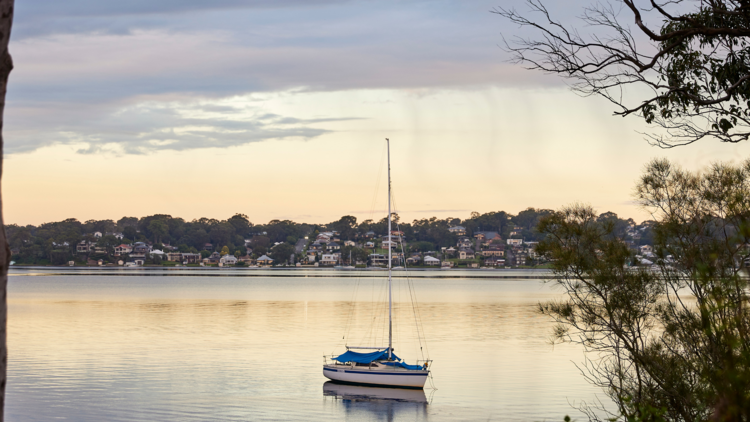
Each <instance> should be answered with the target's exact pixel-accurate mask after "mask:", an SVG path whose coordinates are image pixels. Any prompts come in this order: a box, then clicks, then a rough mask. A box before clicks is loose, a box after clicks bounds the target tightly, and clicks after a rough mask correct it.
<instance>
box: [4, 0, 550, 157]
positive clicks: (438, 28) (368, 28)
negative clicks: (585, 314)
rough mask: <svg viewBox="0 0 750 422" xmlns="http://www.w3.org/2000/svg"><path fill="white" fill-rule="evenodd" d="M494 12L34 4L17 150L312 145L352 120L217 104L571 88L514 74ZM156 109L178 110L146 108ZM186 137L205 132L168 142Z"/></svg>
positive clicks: (16, 41) (424, 4) (313, 0)
mask: <svg viewBox="0 0 750 422" xmlns="http://www.w3.org/2000/svg"><path fill="white" fill-rule="evenodd" d="M494 6H495V3H494V2H492V1H489V0H475V1H463V0H462V1H446V2H428V1H425V0H407V1H397V0H383V1H366V0H287V1H277V0H216V1H212V2H205V1H198V0H164V1H146V0H134V1H130V2H102V1H96V0H71V1H65V2H59V1H52V0H32V1H28V2H21V3H19V4H18V5H17V11H16V13H17V14H16V20H15V23H14V25H15V26H14V29H13V36H12V37H13V38H12V44H11V47H10V48H11V53H12V54H13V57H14V62H15V69H14V71H13V73H12V74H11V78H10V83H9V91H8V99H7V105H6V112H7V118H6V131H8V132H9V134H10V135H12V136H7V137H6V138H7V142H6V150H7V151H8V152H11V153H12V152H22V151H30V150H33V149H35V148H39V147H41V146H44V145H49V144H54V143H69V142H78V141H81V140H83V141H84V142H87V143H88V144H90V145H91V148H90V149H89V150H87V151H92V152H94V151H99V150H101V148H103V147H101V146H102V145H114V144H117V143H120V142H122V143H123V146H122V148H120V149H121V150H122V151H124V152H128V153H132V152H142V153H143V152H149V151H153V150H158V149H166V148H170V149H179V148H194V147H197V146H198V145H206V144H212V143H217V144H220V143H229V144H231V145H234V144H238V143H243V142H258V141H261V140H265V139H286V138H302V139H313V138H315V137H318V136H320V135H322V134H324V133H327V131H330V129H326V128H325V127H324V126H325V124H326V123H330V122H334V121H338V120H342V119H349V118H351V116H346V115H341V116H325V117H321V118H320V119H317V120H314V121H313V120H304V119H302V120H300V119H299V118H298V116H293V115H284V116H278V117H276V118H275V120H273V121H264V120H263V119H261V118H260V114H262V113H260V112H258V113H259V114H258V116H255V120H253V121H246V120H244V118H240V117H238V116H235V117H234V118H230V117H229V116H230V115H238V114H241V113H244V112H245V110H236V109H233V108H232V107H231V106H228V105H224V104H219V102H218V100H220V99H222V98H231V97H235V96H242V95H249V94H252V93H268V92H292V91H296V92H305V91H348V90H358V89H400V90H412V91H414V92H418V90H420V89H433V88H444V87H463V88H466V89H484V88H485V87H487V86H488V85H497V84H500V85H503V84H505V85H510V86H518V85H527V86H531V87H538V86H548V85H557V84H559V81H557V80H556V79H552V78H545V77H543V76H540V75H537V74H535V73H531V72H526V71H523V70H521V69H519V68H518V67H516V66H513V65H510V64H508V63H505V62H504V61H503V59H504V57H503V53H502V51H501V50H500V49H499V48H498V46H497V44H498V42H499V40H500V38H499V32H498V30H497V28H496V27H495V26H496V25H498V24H499V23H500V20H499V18H498V17H497V16H495V15H491V14H490V13H489V10H491V9H492V7H494ZM148 99H156V101H157V102H164V101H168V102H170V104H171V105H170V106H169V107H167V109H162V108H160V107H156V106H153V104H154V103H151V105H150V106H146V107H145V108H140V109H139V108H137V107H136V105H138V104H145V102H144V101H146V102H147V100H148ZM207 99H208V100H213V102H212V103H211V104H209V105H205V104H203V105H201V107H205V108H204V109H203V110H201V111H200V113H202V114H203V115H204V116H205V115H208V114H211V113H213V114H220V115H221V116H214V117H212V119H213V120H211V121H210V122H206V121H203V120H205V119H206V118H205V117H201V118H198V120H200V121H192V120H191V119H195V118H196V117H192V118H188V117H186V116H187V115H188V112H189V109H190V107H195V106H196V104H202V102H201V101H203V100H207ZM134 107H135V108H134ZM211 107H216V108H214V109H211ZM177 109H179V110H180V113H181V114H175V111H174V110H177ZM117 113H120V114H119V115H118V116H119V117H118V119H124V120H122V121H118V120H117V119H116V118H114V117H113V116H115V115H116V114H117ZM200 113H198V112H196V113H194V114H200ZM364 117H368V116H364ZM314 125H318V126H314ZM178 127H201V128H203V129H201V130H198V129H193V130H190V131H187V130H185V131H183V132H175V135H171V134H170V135H167V134H169V133H170V132H169V129H170V128H178ZM205 128H211V130H204V129H205ZM211 131H213V133H214V134H213V135H209V134H208V132H211ZM167 136H176V138H174V139H172V138H169V139H167ZM167 140H169V141H170V142H166V141H167ZM150 141H153V142H150Z"/></svg>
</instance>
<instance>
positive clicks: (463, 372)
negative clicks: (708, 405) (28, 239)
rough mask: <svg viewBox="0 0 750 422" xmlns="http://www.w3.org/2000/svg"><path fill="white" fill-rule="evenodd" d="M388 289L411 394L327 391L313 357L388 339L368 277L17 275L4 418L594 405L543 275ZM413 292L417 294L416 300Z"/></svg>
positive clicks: (494, 416) (341, 414)
mask: <svg viewBox="0 0 750 422" xmlns="http://www.w3.org/2000/svg"><path fill="white" fill-rule="evenodd" d="M410 274H411V275H412V277H410V279H409V280H410V281H411V283H412V286H413V288H414V291H413V292H416V295H417V297H418V304H419V307H418V316H421V326H420V327H421V329H422V330H423V332H424V334H425V337H426V344H422V345H421V346H422V349H421V350H420V343H419V342H418V341H417V339H416V336H415V330H414V327H415V324H414V315H415V313H414V311H413V309H412V307H411V302H412V295H411V294H410V290H409V286H408V284H407V279H406V278H405V277H404V274H403V273H401V274H397V275H398V277H397V278H396V279H395V285H394V286H395V287H394V301H395V302H396V304H395V306H394V316H395V325H394V337H395V339H396V340H397V341H396V346H395V347H396V351H397V353H398V354H399V356H401V357H403V358H406V359H408V360H414V359H417V358H421V356H422V353H425V354H426V355H428V357H429V358H431V359H433V360H434V363H433V366H432V367H431V369H432V370H433V380H432V385H434V387H436V388H437V389H436V390H433V389H426V390H425V392H424V394H423V395H421V396H420V395H419V394H417V395H416V396H415V395H414V393H413V392H404V391H399V390H395V391H389V390H377V389H375V390H377V391H375V392H374V393H373V392H371V391H370V390H368V389H367V388H364V389H363V388H359V389H357V388H354V389H352V388H348V389H347V388H343V387H340V386H336V385H333V386H331V385H330V384H326V381H327V380H326V379H325V378H324V377H323V375H322V368H321V365H322V363H323V356H324V355H330V354H332V353H341V352H343V351H344V349H343V345H344V344H345V343H348V344H350V345H351V344H354V343H357V344H373V345H380V344H385V343H387V331H386V330H384V329H383V327H384V324H382V323H383V322H384V321H385V320H386V318H387V307H385V306H384V305H383V302H382V299H384V298H385V289H384V286H385V283H384V282H383V280H382V275H383V274H382V273H379V272H372V271H367V272H361V273H359V272H357V273H354V272H337V271H329V270H247V269H245V270H232V269H224V270H222V269H189V270H188V269H181V270H177V271H175V270H139V269H117V268H114V269H91V270H70V271H65V270H55V269H24V270H13V271H12V273H11V277H10V282H9V324H8V330H9V332H8V342H9V348H10V353H9V373H8V390H7V407H6V417H7V419H8V420H9V421H37V420H38V421H48V420H52V419H56V420H73V421H102V420H111V421H119V420H123V421H125V420H127V421H134V420H135V421H139V420H142V421H151V420H175V421H199V420H238V421H239V420H434V421H442V420H477V419H481V420H506V421H508V420H510V421H527V420H539V421H541V420H562V417H563V416H564V415H566V414H569V415H571V416H574V417H577V418H578V419H581V418H582V415H581V414H580V413H578V412H577V411H576V410H575V409H574V408H573V407H572V406H571V405H576V404H579V403H580V402H581V401H583V400H585V401H589V402H590V401H593V400H595V399H596V398H597V397H599V398H600V399H602V400H604V396H603V394H602V393H601V391H599V390H597V389H595V388H593V387H591V386H589V385H588V384H586V383H585V381H584V380H583V379H582V377H581V375H580V374H579V373H578V370H577V369H576V367H575V365H574V362H580V361H582V353H581V351H580V349H579V348H577V347H574V346H571V345H556V346H554V347H553V346H551V345H550V344H549V341H548V339H549V336H550V332H551V331H550V330H551V323H550V321H548V320H547V319H546V318H545V317H543V316H540V315H538V314H537V313H536V312H535V309H536V308H535V307H536V304H537V303H538V302H539V301H545V300H549V299H552V298H554V297H556V296H557V294H558V292H556V291H555V290H553V289H552V288H551V287H550V286H549V285H545V284H543V283H542V282H541V281H540V279H539V277H541V275H540V273H531V272H524V271H458V270H450V271H420V272H413V273H410ZM413 292H412V293H413Z"/></svg>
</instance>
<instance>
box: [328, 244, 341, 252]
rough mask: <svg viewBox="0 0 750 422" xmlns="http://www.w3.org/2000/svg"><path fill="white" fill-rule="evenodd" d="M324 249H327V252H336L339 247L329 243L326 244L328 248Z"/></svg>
mask: <svg viewBox="0 0 750 422" xmlns="http://www.w3.org/2000/svg"><path fill="white" fill-rule="evenodd" d="M326 249H328V250H329V251H337V250H339V249H341V245H339V244H338V243H336V242H331V243H329V244H328V246H326Z"/></svg>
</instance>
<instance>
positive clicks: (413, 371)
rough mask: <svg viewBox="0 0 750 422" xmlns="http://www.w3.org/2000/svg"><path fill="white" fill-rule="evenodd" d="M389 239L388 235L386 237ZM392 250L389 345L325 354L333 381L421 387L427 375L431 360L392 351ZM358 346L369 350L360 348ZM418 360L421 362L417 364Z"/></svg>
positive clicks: (326, 368)
mask: <svg viewBox="0 0 750 422" xmlns="http://www.w3.org/2000/svg"><path fill="white" fill-rule="evenodd" d="M386 143H387V145H388V235H389V236H391V233H392V231H391V220H392V216H393V214H392V212H391V144H390V140H389V139H387V138H386ZM389 240H390V237H389ZM392 265H393V251H392V248H391V247H390V246H389V247H388V346H387V347H386V346H383V347H353V346H346V352H344V353H342V354H340V355H338V356H331V357H324V359H325V363H324V364H323V375H324V376H325V377H326V378H328V379H330V380H333V381H336V382H341V383H348V384H364V385H373V386H383V387H385V386H387V387H401V388H419V389H421V388H424V385H425V382H426V381H427V377H429V375H430V371H429V369H427V368H428V366H429V365H430V364H431V363H432V361H431V360H425V361H417V364H416V365H410V364H407V363H406V362H404V361H403V360H402V359H401V358H399V357H398V356H396V354H395V353H394V352H393V351H394V349H393V277H392V271H393V268H392ZM357 350H369V352H360V351H357ZM420 363H421V364H420Z"/></svg>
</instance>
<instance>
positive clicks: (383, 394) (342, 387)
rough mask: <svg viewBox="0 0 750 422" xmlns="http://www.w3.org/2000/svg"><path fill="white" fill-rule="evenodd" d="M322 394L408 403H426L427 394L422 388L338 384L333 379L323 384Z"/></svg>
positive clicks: (348, 398) (344, 397) (352, 398)
mask: <svg viewBox="0 0 750 422" xmlns="http://www.w3.org/2000/svg"><path fill="white" fill-rule="evenodd" d="M323 395H324V396H334V397H338V398H341V399H346V400H368V401H374V400H393V401H400V402H410V403H427V396H425V394H424V390H417V389H406V388H384V387H368V386H364V385H349V384H339V383H336V382H333V381H328V382H326V383H325V384H323Z"/></svg>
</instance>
